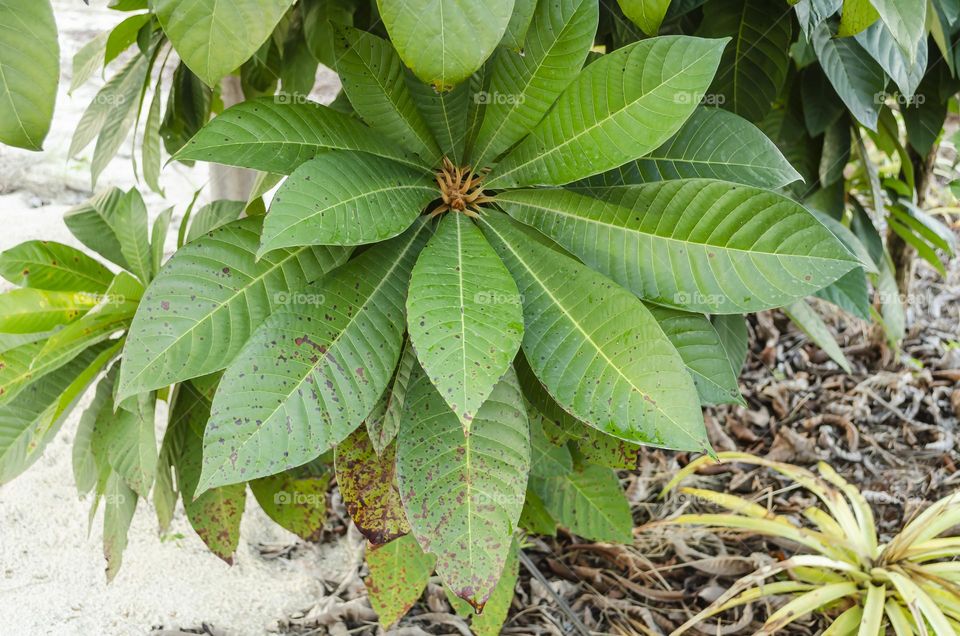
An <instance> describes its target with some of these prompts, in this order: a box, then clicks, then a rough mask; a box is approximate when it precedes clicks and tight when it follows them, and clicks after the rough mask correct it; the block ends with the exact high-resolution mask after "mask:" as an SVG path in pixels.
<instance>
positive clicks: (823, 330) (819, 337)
mask: <svg viewBox="0 0 960 636" xmlns="http://www.w3.org/2000/svg"><path fill="white" fill-rule="evenodd" d="M783 313H785V314H786V315H787V317H788V318H790V320H792V321H793V323H794V324H795V325H796V326H797V327H799V328H800V330H801V331H803V332H804V333H805V334H807V336H809V338H810V340H812V341H813V342H814V343H815V344H816V345H817V346H818V347H820V348H821V349H823V350H824V351H825V352H826V353H827V355H829V356H830V358H831V359H832V360H833V361H834V362H836V363H837V364H838V365H840V368H841V369H843V370H844V371H846V372H847V373H851V368H850V362H849V361H848V360H847V357H846V356H845V355H843V351H842V350H841V349H840V345H838V344H837V341H836V339H835V338H834V337H833V334H832V333H830V328H829V327H828V326H827V325H826V323H825V322H823V319H822V318H820V316H819V315H818V314H817V312H815V311H814V310H813V308H812V307H811V306H810V305H809V304H807V303H806V302H805V301H803V300H798V301H797V302H795V303H793V304H791V305H790V306H789V307H784V308H783Z"/></svg>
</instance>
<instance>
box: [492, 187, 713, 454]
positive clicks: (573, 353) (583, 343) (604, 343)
mask: <svg viewBox="0 0 960 636" xmlns="http://www.w3.org/2000/svg"><path fill="white" fill-rule="evenodd" d="M543 192H547V191H543ZM483 230H484V233H485V234H486V236H487V238H488V239H489V240H490V242H491V244H492V245H493V247H494V249H496V250H497V252H498V253H499V254H500V257H501V258H502V259H503V260H504V263H505V264H506V265H507V268H508V269H509V270H510V272H511V273H512V274H513V277H514V278H515V279H516V281H517V285H518V287H519V289H520V293H521V295H522V297H523V299H524V300H523V314H524V323H525V325H524V327H525V330H524V338H523V351H524V354H525V356H526V358H527V360H528V361H529V363H530V366H531V367H532V368H533V370H534V371H535V372H536V375H537V377H538V378H539V380H540V382H542V383H543V385H544V386H545V387H546V388H547V390H548V391H549V392H550V395H551V396H552V397H553V398H554V399H556V401H557V402H558V403H560V404H561V405H562V406H563V408H565V409H567V410H568V411H569V412H570V413H572V414H574V415H575V416H576V417H578V418H580V419H581V420H583V421H584V422H586V423H588V424H590V425H591V426H594V427H596V428H598V429H600V430H602V431H605V432H607V433H610V434H611V435H616V436H617V437H620V438H622V439H625V440H628V441H633V442H640V443H644V444H653V445H657V446H664V447H668V448H683V449H688V450H704V449H707V448H709V444H708V442H707V439H706V432H705V430H704V428H703V419H702V415H701V413H700V405H699V402H698V400H697V391H696V388H695V386H694V384H693V380H692V379H691V377H690V375H689V374H688V373H687V370H686V367H685V366H684V364H683V360H682V359H681V358H680V355H679V354H678V353H677V351H676V349H675V348H674V347H673V345H672V344H671V343H670V341H669V340H668V339H667V337H666V335H664V333H663V331H662V330H661V329H660V326H659V325H658V324H657V322H656V320H655V319H654V317H653V316H652V315H651V314H650V312H649V310H647V308H646V307H645V306H644V305H643V303H641V302H640V301H639V300H637V298H636V297H634V296H633V295H632V294H630V293H629V292H627V291H626V290H624V289H623V288H621V287H618V286H617V285H615V284H614V283H612V282H610V281H609V279H606V278H604V277H603V276H601V275H600V274H598V273H596V272H594V271H593V270H591V269H588V268H587V267H585V266H583V265H581V264H580V263H579V262H577V261H575V260H574V259H572V258H569V257H567V256H565V255H563V254H561V253H560V252H559V251H557V250H555V249H552V248H551V247H550V246H548V245H546V244H545V243H544V242H542V241H541V240H540V239H539V238H538V237H537V236H536V235H535V234H533V232H532V231H531V230H529V229H526V228H523V227H522V226H519V225H517V224H516V222H514V221H511V220H510V219H509V218H507V217H505V216H503V215H499V214H498V215H494V214H488V215H486V216H485V217H484V224H483Z"/></svg>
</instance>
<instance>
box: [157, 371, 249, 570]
mask: <svg viewBox="0 0 960 636" xmlns="http://www.w3.org/2000/svg"><path fill="white" fill-rule="evenodd" d="M209 415H210V402H209V400H208V399H207V398H206V397H205V396H204V395H203V393H201V391H199V390H198V389H197V388H195V387H194V386H193V384H192V383H189V382H185V383H183V384H181V385H179V387H178V389H177V397H176V401H175V402H174V405H173V410H172V414H171V417H170V426H175V427H176V429H175V435H176V440H175V441H174V442H173V444H174V447H176V448H178V449H179V451H180V454H179V456H177V457H176V458H175V459H174V462H175V468H176V473H177V484H179V486H180V492H181V494H182V495H183V507H184V510H185V511H186V513H187V519H189V521H190V525H191V526H193V529H194V530H195V531H196V533H197V534H198V535H199V536H200V538H201V539H202V540H203V542H204V543H205V544H207V547H208V548H210V551H211V552H213V553H214V554H216V555H217V556H218V557H220V558H221V559H223V560H224V561H226V562H227V563H230V564H232V563H233V553H234V552H236V549H237V544H238V543H239V541H240V517H241V516H242V515H243V509H244V506H245V505H246V494H247V492H246V485H245V484H242V483H241V484H235V485H232V486H224V487H222V488H214V489H212V490H208V491H206V492H204V493H203V494H202V495H200V496H199V497H197V498H194V495H195V493H196V492H197V482H198V480H199V479H200V469H201V463H202V458H201V453H202V451H203V438H202V437H201V436H200V434H199V431H201V430H203V426H204V424H205V423H206V421H207V418H208V416H209Z"/></svg>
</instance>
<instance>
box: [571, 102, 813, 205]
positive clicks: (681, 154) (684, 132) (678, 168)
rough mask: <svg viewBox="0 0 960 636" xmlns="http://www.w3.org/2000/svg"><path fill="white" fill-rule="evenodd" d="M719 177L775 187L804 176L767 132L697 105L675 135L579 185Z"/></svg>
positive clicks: (594, 188) (590, 188)
mask: <svg viewBox="0 0 960 636" xmlns="http://www.w3.org/2000/svg"><path fill="white" fill-rule="evenodd" d="M698 177H702V178H707V179H719V180H720V181H732V182H734V183H743V184H745V185H752V186H756V187H758V188H766V189H769V190H777V189H779V188H782V187H784V186H786V185H788V184H790V183H793V182H794V181H798V180H800V179H802V177H801V176H800V174H799V173H798V172H797V171H796V170H794V168H793V166H791V165H790V162H788V161H787V160H786V159H785V158H784V156H783V155H782V154H781V153H780V150H779V149H778V148H777V146H776V145H775V144H774V143H773V142H772V141H770V139H768V138H767V136H766V135H764V134H763V132H762V131H761V130H760V129H759V128H757V127H756V126H754V125H753V124H751V123H750V122H748V121H747V120H745V119H743V118H742V117H740V116H738V115H735V114H733V113H731V112H729V111H726V110H720V109H719V108H698V109H697V110H695V111H693V115H691V116H690V119H688V120H687V121H686V123H685V124H684V125H683V127H682V128H680V130H679V131H678V132H677V134H676V135H674V136H673V137H671V138H670V139H669V140H667V142H666V143H664V144H663V145H662V146H660V147H659V148H657V149H656V150H654V151H652V152H651V153H649V154H647V155H646V156H645V157H644V158H643V159H637V160H636V161H634V162H631V163H628V164H626V165H624V166H620V167H619V168H616V169H614V170H611V171H610V172H605V173H603V174H601V175H597V176H596V177H591V178H589V179H586V180H584V181H582V182H580V183H578V184H577V188H578V189H580V188H581V187H582V188H583V189H586V190H588V191H589V192H593V193H599V192H600V191H601V190H602V188H603V187H605V186H619V185H629V184H639V183H649V182H653V181H668V180H672V179H695V178H698Z"/></svg>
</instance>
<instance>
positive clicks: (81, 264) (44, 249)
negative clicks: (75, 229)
mask: <svg viewBox="0 0 960 636" xmlns="http://www.w3.org/2000/svg"><path fill="white" fill-rule="evenodd" d="M0 276H3V277H4V278H6V279H7V280H8V281H10V282H11V283H13V284H14V285H17V286H20V287H33V288H34V289H49V290H56V291H83V292H90V293H92V294H96V293H101V292H105V291H107V287H108V286H109V285H110V281H111V280H112V279H113V274H111V273H110V270H108V269H107V268H106V267H104V266H103V265H101V264H100V263H98V262H97V261H95V260H94V259H92V258H90V257H89V256H87V255H86V254H84V253H83V252H81V251H80V250H78V249H76V248H75V247H70V246H69V245H64V244H62V243H55V242H53V241H27V242H25V243H20V244H19V245H17V246H16V247H11V248H10V249H8V250H6V251H5V252H3V253H2V254H0Z"/></svg>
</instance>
